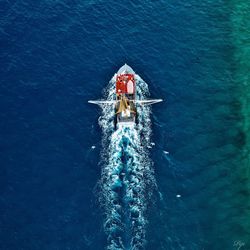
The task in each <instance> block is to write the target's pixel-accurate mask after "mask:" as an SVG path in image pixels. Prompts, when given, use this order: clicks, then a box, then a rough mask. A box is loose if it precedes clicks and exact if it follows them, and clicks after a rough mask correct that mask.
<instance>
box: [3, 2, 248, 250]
mask: <svg viewBox="0 0 250 250" xmlns="http://www.w3.org/2000/svg"><path fill="white" fill-rule="evenodd" d="M0 11H1V19H0V44H1V46H0V48H1V49H0V50H1V53H0V63H1V68H0V72H1V73H0V74H1V85H0V95H1V96H0V117H1V124H0V131H1V132H0V133H1V134H0V139H1V145H0V146H1V151H0V155H1V158H0V159H1V160H0V165H1V172H0V173H1V177H0V192H1V196H0V213H1V217H0V249H10V250H12V249H25V250H27V249H32V250H35V249H37V250H38V249H39V250H40V249H104V247H105V245H106V236H105V234H104V232H103V218H102V210H101V209H100V207H99V203H98V192H100V190H99V189H98V185H97V183H98V180H99V179H100V175H101V167H102V166H101V165H100V164H99V162H100V151H101V139H102V136H103V135H102V133H101V129H100V128H99V126H98V123H97V119H98V117H99V116H100V114H101V111H100V110H99V109H98V108H97V107H93V106H90V105H89V104H87V100H89V99H97V98H100V97H101V96H102V91H103V89H104V87H105V86H106V85H107V84H108V82H109V80H110V79H111V77H112V76H113V75H114V73H115V72H116V71H117V70H118V69H119V67H120V66H122V65H123V64H124V63H128V64H129V65H130V66H132V68H133V69H134V70H135V71H136V73H137V74H139V75H140V76H141V77H142V78H143V79H144V80H145V81H146V82H147V83H148V85H149V88H150V92H151V96H153V97H157V98H163V99H164V100H165V101H164V103H163V104H160V105H158V106H155V107H153V114H152V116H151V118H152V122H153V126H152V129H153V137H152V140H153V141H154V142H155V144H156V145H155V147H154V148H153V149H152V150H151V158H152V161H153V162H154V169H155V177H156V182H157V185H158V189H159V190H158V191H159V193H157V194H155V197H154V198H153V200H154V202H152V206H151V207H150V208H149V210H148V215H147V216H148V218H147V219H148V221H149V225H148V230H147V236H146V239H147V242H148V243H147V249H191V250H194V249H236V246H234V242H235V241H241V240H242V238H243V239H244V240H242V242H243V243H245V246H243V247H242V248H241V249H243V248H244V247H246V244H247V242H246V239H247V238H248V237H247V235H249V231H248V233H247V232H246V230H245V227H243V226H242V225H241V222H242V221H244V220H245V219H246V217H244V216H242V217H240V215H239V214H240V213H241V209H240V208H242V205H240V204H244V197H246V194H245V193H244V191H242V193H241V190H243V187H239V186H237V176H238V175H237V174H236V175H234V172H232V171H234V170H232V169H236V167H237V165H238V158H237V157H238V155H239V153H240V150H241V145H242V143H243V140H244V134H242V131H241V130H240V129H239V127H238V126H236V121H238V120H239V119H240V116H239V114H238V110H239V104H238V102H237V95H236V90H237V89H236V86H235V85H234V83H233V82H232V81H231V80H232V72H233V70H234V68H233V65H232V64H231V63H230V58H231V56H232V53H233V47H232V45H231V42H230V39H231V37H230V34H231V26H230V25H231V24H230V20H229V17H230V13H231V12H230V9H229V7H228V6H227V4H226V3H225V1H222V0H221V1H216V2H215V1H209V0H206V1H203V2H197V1H194V0H191V1H189V2H187V1H182V0H177V1H176V0H175V1H173V0H170V1H154V2H151V1H146V2H145V1H128V2H126V4H125V3H124V2H123V1H116V2H112V1H101V0H99V1H98V0H96V1H67V0H60V1H31V0H22V1H7V0H3V1H1V3H0ZM93 145H94V146H96V148H95V149H92V148H91V146H93ZM164 151H167V152H169V154H166V153H164ZM242 181H243V182H244V180H242ZM243 182H242V183H243ZM237 187H238V188H237ZM234 190H237V191H235V192H234ZM178 194H179V195H181V197H179V198H178V197H176V195H178ZM238 195H242V199H241V201H238V200H239V199H238V198H237V197H238ZM237 201H238V202H237ZM248 239H249V238H248ZM246 249H247V248H246Z"/></svg>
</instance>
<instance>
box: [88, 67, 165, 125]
mask: <svg viewBox="0 0 250 250" xmlns="http://www.w3.org/2000/svg"><path fill="white" fill-rule="evenodd" d="M115 79H116V81H115V84H116V86H115V98H114V100H95V101H93V100H90V101H88V102H89V103H92V104H97V105H100V106H102V105H105V104H106V105H113V106H114V124H115V128H117V127H120V126H130V125H133V124H136V123H137V118H138V115H139V114H138V113H137V106H138V105H151V104H155V103H158V102H162V99H150V100H139V99H138V98H137V95H136V75H135V72H134V71H133V69H132V68H131V67H130V66H128V65H127V64H125V65H123V66H122V67H121V68H120V69H119V70H118V72H117V73H116V75H115Z"/></svg>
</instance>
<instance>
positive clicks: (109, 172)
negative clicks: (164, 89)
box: [99, 75, 156, 250]
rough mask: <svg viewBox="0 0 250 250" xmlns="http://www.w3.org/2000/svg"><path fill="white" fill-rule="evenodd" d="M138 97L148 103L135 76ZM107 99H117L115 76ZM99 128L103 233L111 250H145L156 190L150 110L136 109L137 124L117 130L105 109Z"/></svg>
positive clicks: (109, 110)
mask: <svg viewBox="0 0 250 250" xmlns="http://www.w3.org/2000/svg"><path fill="white" fill-rule="evenodd" d="M136 86H137V97H138V99H146V97H147V96H148V95H149V92H148V86H147V84H146V83H145V82H144V81H143V80H142V79H141V78H140V77H139V76H137V75H136ZM105 91H106V92H105V95H106V98H107V99H108V100H113V99H114V97H115V76H114V77H113V78H112V80H111V81H110V83H109V85H108V87H107V89H106V90H105ZM102 107H103V114H102V116H101V117H100V118H99V124H100V126H101V127H102V130H103V141H102V142H103V151H102V161H103V168H102V176H101V196H100V197H101V199H100V201H101V204H102V205H103V207H104V211H105V221H104V229H105V232H106V234H107V237H108V239H107V240H108V244H107V249H108V250H115V249H133V250H137V249H143V248H144V245H145V227H146V224H147V220H146V217H145V212H146V208H147V205H148V201H149V199H150V196H151V194H152V192H153V189H154V187H155V186H156V184H155V180H154V173H153V169H152V162H151V160H150V158H149V156H148V149H147V148H148V147H149V146H150V135H151V121H150V112H151V109H150V107H149V106H143V105H140V106H138V107H137V111H138V114H139V117H138V124H137V125H134V126H132V127H124V126H122V127H120V128H118V129H117V130H114V110H113V107H111V105H103V106H102Z"/></svg>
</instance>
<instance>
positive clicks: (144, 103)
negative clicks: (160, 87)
mask: <svg viewBox="0 0 250 250" xmlns="http://www.w3.org/2000/svg"><path fill="white" fill-rule="evenodd" d="M119 101H120V100H112V101H106V100H96V101H92V100H90V101H88V103H92V104H97V105H103V104H104V105H105V104H109V105H110V104H111V105H114V104H116V103H117V102H119ZM129 101H132V102H134V103H136V104H140V105H144V106H146V105H152V104H155V103H158V102H162V101H163V100H162V99H151V100H129Z"/></svg>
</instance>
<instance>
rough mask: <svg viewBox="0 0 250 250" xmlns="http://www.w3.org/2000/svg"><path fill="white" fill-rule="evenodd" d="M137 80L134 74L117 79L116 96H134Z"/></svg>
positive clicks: (118, 76)
mask: <svg viewBox="0 0 250 250" xmlns="http://www.w3.org/2000/svg"><path fill="white" fill-rule="evenodd" d="M134 93H135V78H134V75H133V74H122V75H117V77H116V94H134Z"/></svg>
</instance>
